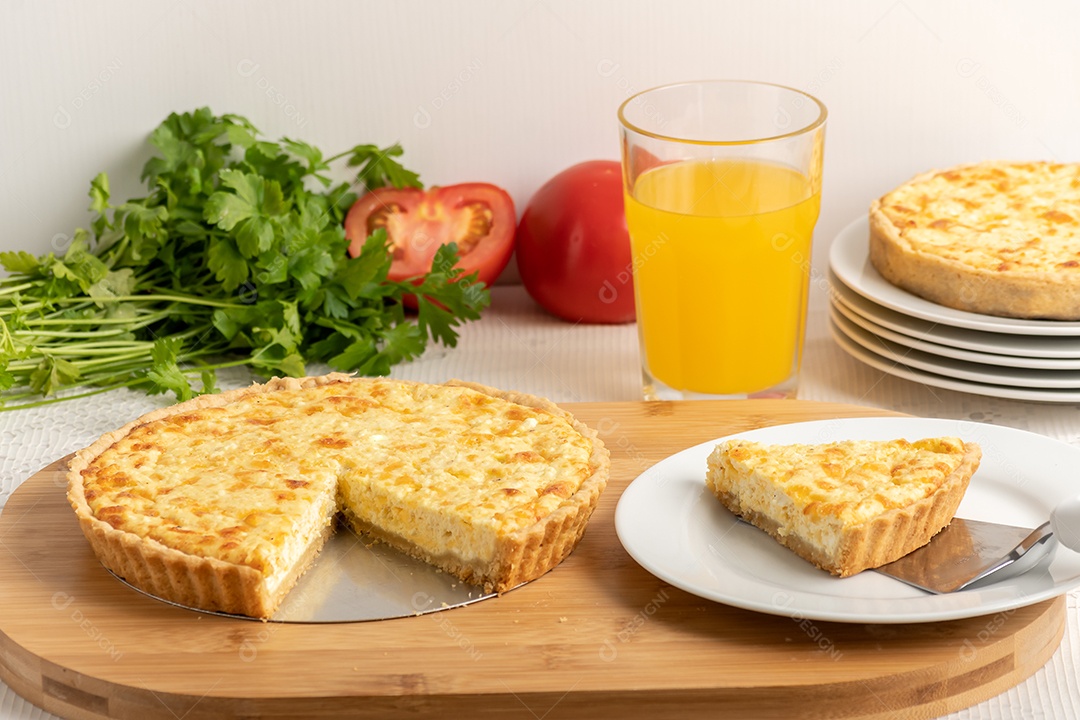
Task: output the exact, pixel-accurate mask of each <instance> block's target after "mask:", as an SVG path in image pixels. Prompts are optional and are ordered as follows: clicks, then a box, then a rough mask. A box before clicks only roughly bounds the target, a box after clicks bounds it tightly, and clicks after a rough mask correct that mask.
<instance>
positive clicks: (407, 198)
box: [345, 183, 517, 285]
mask: <svg viewBox="0 0 1080 720" xmlns="http://www.w3.org/2000/svg"><path fill="white" fill-rule="evenodd" d="M516 223H517V215H516V214H515V212H514V201H513V200H511V199H510V196H509V195H507V194H506V191H505V190H503V189H502V188H500V187H497V186H495V185H491V184H488V183H461V184H459V185H447V186H445V187H433V188H431V189H430V190H420V189H417V188H402V189H400V190H398V189H396V188H392V187H385V188H379V189H377V190H372V191H371V192H369V193H367V194H366V195H364V196H363V197H361V198H360V199H359V200H357V201H356V202H355V203H353V206H352V207H351V208H349V212H348V214H347V215H346V216H345V235H346V237H348V239H349V241H350V244H349V254H350V255H353V256H354V257H355V256H356V255H358V254H359V253H360V250H361V249H362V248H363V246H364V241H365V240H366V239H367V237H368V236H369V235H370V234H371V233H373V232H374V231H375V230H377V229H378V228H386V236H387V239H388V241H389V242H390V244H391V246H392V250H391V252H392V253H393V255H394V260H393V263H392V264H391V266H390V274H389V278H390V279H391V280H409V279H411V278H415V277H418V276H420V275H423V274H425V273H427V272H428V271H429V270H431V261H432V259H434V257H435V252H436V251H437V250H438V249H439V247H440V246H442V245H446V244H447V243H450V242H455V243H457V247H458V255H459V259H458V262H457V265H456V267H459V268H461V269H462V270H464V271H465V273H466V274H468V273H471V272H473V271H476V272H477V273H478V277H479V279H480V281H481V282H483V283H485V284H487V285H491V284H492V283H494V282H495V279H496V278H497V277H499V274H500V273H501V272H502V271H503V269H504V268H505V267H506V264H507V263H508V262H510V255H511V254H512V253H513V251H514V229H515V226H516Z"/></svg>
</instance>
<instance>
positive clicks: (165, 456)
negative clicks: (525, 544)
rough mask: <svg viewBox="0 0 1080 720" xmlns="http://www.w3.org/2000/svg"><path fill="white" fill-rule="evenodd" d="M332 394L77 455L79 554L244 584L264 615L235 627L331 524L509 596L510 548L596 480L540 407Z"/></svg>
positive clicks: (560, 426) (136, 429) (566, 421)
mask: <svg viewBox="0 0 1080 720" xmlns="http://www.w3.org/2000/svg"><path fill="white" fill-rule="evenodd" d="M330 378H331V379H330V380H327V381H325V382H322V383H321V384H317V385H315V386H311V383H308V384H307V385H306V386H303V387H300V386H297V387H290V388H287V389H275V390H274V391H270V392H252V393H247V394H244V395H243V396H242V397H240V398H238V399H235V400H233V401H231V402H224V403H221V404H216V405H212V406H209V407H194V408H192V409H190V410H186V411H185V410H183V407H184V406H177V407H178V408H180V410H179V411H177V412H173V413H168V414H166V415H165V416H164V417H160V418H158V419H151V420H149V421H146V422H142V423H140V422H139V421H136V423H134V424H133V427H130V428H129V429H128V430H127V432H124V433H122V435H121V436H120V437H118V438H116V439H115V440H114V441H113V442H111V443H107V444H104V443H103V445H104V447H103V448H101V449H100V451H99V452H97V453H87V455H88V456H89V455H91V454H92V455H93V456H92V457H86V458H85V461H84V464H85V467H81V468H78V469H77V471H76V469H75V468H74V467H73V474H72V476H71V480H72V492H71V493H70V494H71V496H72V501H73V504H74V505H75V506H76V510H77V511H78V510H79V509H80V503H79V499H80V498H79V497H78V496H79V495H80V494H81V496H82V498H83V499H84V500H85V504H86V508H87V511H88V515H89V518H88V519H87V521H86V522H84V531H85V532H86V533H87V536H88V538H91V542H92V544H93V542H94V540H93V538H94V536H95V534H96V533H97V534H100V533H101V532H107V531H108V529H109V528H111V529H112V530H114V531H116V532H117V533H123V534H130V536H132V537H135V538H142V539H145V540H146V541H150V542H153V543H157V544H160V545H161V546H163V547H164V548H167V549H170V550H175V551H179V552H180V553H183V554H184V555H189V556H196V557H198V558H206V559H207V560H208V561H212V562H217V561H220V562H223V563H226V564H228V565H230V566H239V567H243V568H249V569H250V570H251V571H254V572H255V573H257V575H258V576H259V578H260V584H261V589H260V591H259V592H261V593H262V594H263V595H264V596H265V597H264V599H266V600H267V603H268V605H267V607H262V608H257V610H258V612H255V613H251V612H248V613H247V614H269V613H267V612H266V610H267V609H268V607H269V605H273V604H274V600H275V599H277V600H280V596H281V595H283V594H284V592H286V591H287V590H288V589H289V587H290V586H291V585H292V583H294V582H295V579H296V577H297V576H298V575H299V574H300V573H301V572H302V570H303V566H306V564H307V562H308V560H309V559H310V558H311V557H313V556H314V554H315V553H317V551H318V548H319V547H320V546H321V544H322V542H323V541H324V540H325V538H326V537H328V535H329V531H330V529H331V527H332V524H333V522H334V518H335V516H336V514H337V513H338V512H339V511H342V512H343V513H344V515H345V518H346V519H347V520H348V522H349V523H350V524H351V525H352V526H353V527H354V528H356V529H358V530H363V531H370V532H372V534H374V535H375V536H376V537H378V538H380V539H383V540H385V541H387V542H389V543H391V544H393V545H395V546H397V547H399V548H400V549H402V550H405V551H407V552H409V553H411V554H413V555H415V556H417V557H420V558H421V559H424V560H427V561H429V562H432V563H433V564H436V565H438V566H440V567H443V568H444V569H446V570H448V571H450V572H453V573H455V574H457V575H459V576H460V577H462V578H463V579H465V580H466V581H469V582H476V583H479V584H483V585H485V587H486V588H487V589H489V590H490V589H495V590H498V591H503V590H506V589H509V587H512V585H510V586H509V587H508V586H507V583H516V582H520V581H521V578H520V577H518V575H516V574H515V573H514V572H513V567H507V564H508V559H507V557H505V556H507V554H508V553H510V550H512V549H513V547H512V546H513V543H512V542H510V541H509V539H513V538H515V537H516V536H519V535H521V534H522V533H524V532H526V531H528V530H529V529H530V528H534V527H535V526H537V525H538V523H542V522H543V521H544V520H545V519H546V518H549V517H552V516H554V515H556V514H557V513H558V512H559V511H560V510H561V509H562V510H563V514H564V515H565V514H567V511H568V510H569V509H571V507H572V505H573V502H572V498H574V496H575V495H576V494H577V493H578V492H579V491H581V490H582V489H583V486H585V485H589V486H590V487H594V486H595V485H596V484H597V476H598V475H601V476H602V478H601V479H600V482H599V488H600V489H602V487H603V480H606V467H607V466H606V463H607V455H606V452H602V444H600V443H599V440H597V439H596V438H595V434H592V436H590V434H588V433H583V432H581V431H580V429H579V428H575V423H574V421H573V419H572V418H570V417H569V416H567V415H566V414H565V413H561V411H559V412H552V411H551V410H550V408H548V407H546V406H544V404H543V403H540V404H538V405H537V406H535V407H530V406H528V405H524V404H519V403H516V402H511V401H508V400H506V399H504V398H502V397H499V396H497V394H490V393H489V392H484V391H482V390H483V389H473V388H469V387H463V386H442V385H438V386H436V385H424V384H419V383H406V382H398V381H392V380H363V381H360V380H356V381H345V380H343V379H342V378H340V377H335V376H330ZM294 384H296V385H299V383H294ZM207 397H210V396H207ZM197 401H198V399H197V400H196V401H193V402H197ZM553 407H554V406H551V408H553ZM578 425H580V424H578ZM580 427H581V428H583V427H584V426H580ZM598 494H599V489H596V490H595V493H594V494H593V496H592V498H591V501H592V502H593V503H595V499H596V497H595V496H596V495H598ZM588 511H591V506H590V507H589V508H588ZM571 514H573V513H572V512H571ZM585 514H586V517H587V512H586V513H585ZM90 519H93V520H97V521H100V522H102V523H105V524H107V525H108V528H104V529H102V528H100V527H97V526H94V525H93V523H91V522H90ZM580 524H581V528H580V531H583V529H584V527H583V525H584V523H583V521H582V522H581V523H580ZM95 528H96V529H95ZM580 531H579V532H578V536H579V537H580ZM508 548H510V549H509V550H508ZM511 554H512V553H511ZM560 559H561V558H560ZM107 564H108V563H107ZM510 564H512V563H510ZM110 569H112V568H110ZM129 579H130V578H129ZM167 599H171V598H167ZM213 609H218V608H213Z"/></svg>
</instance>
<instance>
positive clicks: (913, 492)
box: [707, 438, 982, 577]
mask: <svg viewBox="0 0 1080 720" xmlns="http://www.w3.org/2000/svg"><path fill="white" fill-rule="evenodd" d="M981 457H982V451H981V449H980V448H979V446H978V445H977V444H975V443H965V442H963V441H961V440H959V439H958V438H927V439H923V440H918V441H915V442H908V441H907V440H891V441H841V442H836V443H828V444H821V445H763V444H760V443H754V442H749V441H745V440H730V441H726V442H724V443H721V444H719V445H718V446H717V447H716V448H715V449H714V450H713V452H712V453H711V454H710V456H709V459H708V473H707V485H708V487H709V489H710V490H711V491H712V492H713V494H715V495H716V497H717V498H718V499H719V500H720V502H721V503H722V504H723V505H724V507H726V508H727V509H728V510H729V511H731V512H732V513H733V514H735V515H737V516H739V517H741V518H743V519H744V520H746V521H747V522H749V523H751V524H752V525H754V526H756V527H758V528H760V529H761V530H764V531H765V532H767V533H768V534H769V535H771V536H772V537H773V538H774V539H775V540H776V541H777V542H779V543H780V544H781V545H783V546H784V547H786V548H788V549H789V550H791V551H793V552H794V553H795V554H796V555H798V556H799V557H801V558H803V559H804V560H807V561H808V562H810V563H812V564H814V565H815V566H817V567H818V568H821V569H822V570H826V571H828V572H830V573H832V574H833V575H836V576H839V577H848V576H851V575H854V574H856V573H859V572H862V571H863V570H867V569H870V568H876V567H880V566H882V565H884V564H886V563H890V562H892V561H894V560H897V559H898V558H901V557H903V556H904V555H907V554H908V553H910V552H912V551H914V550H916V549H918V548H920V547H922V546H923V545H925V544H926V543H928V542H930V540H931V539H932V538H933V537H934V535H936V534H937V533H938V532H940V531H941V530H942V529H944V528H945V527H946V526H947V525H948V524H949V523H950V522H951V521H952V519H953V517H954V516H955V514H956V510H957V507H958V506H959V505H960V501H961V500H962V499H963V497H964V494H965V492H966V491H967V487H968V484H969V482H970V480H971V477H972V475H973V474H974V473H975V471H976V470H977V469H978V467H979V462H980V460H981ZM848 473H851V475H850V476H849V477H848V481H847V482H846V481H845V476H848ZM855 476H857V477H855ZM868 486H872V487H870V489H869V490H867V487H868ZM905 486H906V487H905ZM868 498H869V500H867V499H868Z"/></svg>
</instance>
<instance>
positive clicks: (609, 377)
mask: <svg viewBox="0 0 1080 720" xmlns="http://www.w3.org/2000/svg"><path fill="white" fill-rule="evenodd" d="M826 309H827V302H826V298H825V290H824V287H823V286H822V284H821V283H820V282H819V283H815V285H814V287H813V290H812V294H811V303H810V319H809V324H808V330H807V345H806V352H805V355H804V364H803V374H802V378H801V383H800V389H799V398H800V399H805V400H826V401H835V402H846V403H853V404H859V405H867V406H872V407H880V408H886V409H890V410H896V411H900V412H905V413H910V414H912V415H918V416H923V417H948V418H964V419H970V420H977V421H980V422H988V423H995V424H1000V425H1007V426H1011V427H1016V428H1022V429H1025V430H1031V431H1033V432H1038V433H1042V434H1044V435H1048V436H1051V437H1054V438H1058V439H1060V440H1063V441H1065V442H1069V443H1073V444H1080V412H1077V410H1078V407H1077V406H1076V405H1048V404H1039V403H1026V402H1019V401H1012V400H1003V399H999V398H991V397H982V396H977V395H968V394H964V393H957V392H951V391H947V390H939V389H936V388H929V387H925V386H922V385H919V384H916V383H912V382H908V381H905V380H900V379H897V378H894V377H892V376H889V375H886V374H884V373H882V372H880V371H877V370H873V369H871V368H869V367H867V366H865V365H862V364H861V363H859V362H857V361H855V360H853V359H851V358H850V357H848V356H847V355H846V354H845V353H844V352H843V351H842V350H840V349H839V347H838V346H837V345H836V344H835V343H834V342H833V341H832V339H831V338H830V336H829V332H828V329H827V321H826ZM393 375H394V377H399V378H404V379H411V380H421V381H425V382H441V381H444V380H448V379H451V378H462V379H467V380H472V381H476V382H482V383H485V384H489V385H493V386H496V387H501V388H504V389H516V390H522V391H525V392H530V393H535V394H538V395H543V396H545V397H548V398H550V399H552V400H554V401H556V402H579V401H630V400H639V399H640V397H641V384H640V383H641V380H640V372H639V370H638V349H637V331H636V329H635V327H634V326H633V325H619V326H604V325H572V324H569V323H564V322H561V321H559V320H555V319H553V318H551V317H550V316H548V315H546V314H545V313H544V312H543V311H541V310H540V309H539V308H538V307H537V306H536V305H534V304H533V303H532V301H531V300H530V299H529V298H528V296H527V295H526V294H525V293H524V291H523V290H522V289H521V288H520V287H498V288H495V290H494V292H493V303H492V307H491V308H489V309H488V310H487V311H486V312H485V314H484V317H483V319H482V320H480V321H479V322H475V323H471V324H469V325H466V326H465V327H464V328H463V330H462V335H461V340H460V342H459V345H458V347H457V348H455V349H453V350H447V349H444V348H435V349H432V350H430V351H429V352H428V353H426V354H425V355H424V356H423V357H422V358H420V359H419V360H417V361H415V362H413V363H411V364H409V365H405V366H400V367H398V368H396V369H395V371H394V373H393ZM250 379H251V378H250V377H249V376H247V375H246V374H245V373H242V372H239V373H233V374H231V375H229V376H228V377H224V376H223V377H222V382H221V384H222V385H223V386H225V387H239V386H241V385H245V384H248V383H249V382H250ZM170 402H171V398H167V397H156V398H149V397H146V396H144V395H140V394H138V393H133V392H128V391H124V390H118V391H114V392H110V393H105V394H102V395H97V396H94V397H91V398H86V399H81V400H76V401H71V402H64V403H60V404H57V405H51V406H46V407H42V408H35V409H28V410H19V411H17V412H7V413H0V448H2V452H3V454H2V457H0V502H2V501H4V500H6V499H7V497H8V495H10V493H11V492H12V490H14V489H15V488H16V487H17V486H18V485H19V483H20V482H22V481H23V480H25V479H26V478H27V477H29V476H30V475H32V474H33V473H34V472H36V471H37V470H39V469H41V468H42V467H44V466H45V465H48V464H49V463H51V462H52V461H54V460H56V459H58V458H60V457H63V456H64V455H66V454H67V453H69V452H72V451H74V450H77V449H79V448H81V447H84V446H86V445H88V444H89V443H90V442H92V441H93V440H94V439H96V438H97V437H98V436H99V435H101V434H102V433H105V432H107V431H109V430H113V429H115V428H116V427H118V426H119V425H121V424H123V423H124V422H127V421H128V420H131V419H134V418H135V417H137V416H138V415H140V414H142V413H143V412H145V411H147V410H150V409H152V408H154V407H160V406H163V405H166V404H169V403H170ZM1077 484H1078V485H1080V478H1078V480H1077ZM1078 600H1080V594H1077V593H1073V594H1072V595H1070V597H1069V610H1068V612H1069V622H1068V627H1067V629H1066V633H1065V638H1064V640H1063V642H1062V644H1061V647H1060V648H1059V649H1058V651H1057V653H1056V654H1055V655H1054V657H1053V659H1052V660H1051V661H1050V662H1049V663H1048V664H1047V665H1046V666H1045V667H1044V668H1042V669H1041V670H1039V671H1038V672H1037V673H1035V675H1033V676H1032V677H1031V678H1030V679H1028V680H1027V681H1025V682H1023V683H1021V684H1020V685H1018V686H1017V687H1015V688H1013V689H1011V690H1009V691H1008V692H1006V693H1003V694H1001V695H999V696H997V697H994V698H992V699H990V700H987V701H986V702H983V703H981V704H979V705H977V706H975V707H972V708H968V709H966V710H962V711H959V712H957V713H954V714H952V715H950V716H948V717H949V718H953V719H955V720H975V719H978V720H1003V719H1009V720H1012V719H1015V718H1024V719H1028V718H1076V717H1080V680H1078V674H1080V673H1078V670H1080V601H1078ZM52 717H54V716H53V715H50V714H49V713H46V712H44V711H42V710H40V709H38V708H36V707H34V706H33V705H31V704H30V703H28V702H26V701H25V700H23V699H22V698H21V697H19V696H18V695H16V694H15V693H14V692H12V691H11V690H10V688H8V687H6V686H3V685H2V684H0V720H10V719H15V718H18V719H20V720H28V719H30V718H33V719H35V720H36V719H37V718H52Z"/></svg>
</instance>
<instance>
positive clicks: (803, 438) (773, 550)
mask: <svg viewBox="0 0 1080 720" xmlns="http://www.w3.org/2000/svg"><path fill="white" fill-rule="evenodd" d="M940 435H951V436H958V437H961V438H964V439H965V440H969V441H975V442H978V443H979V444H980V445H981V446H982V448H983V460H982V465H981V466H980V468H979V470H978V472H976V474H975V476H974V477H973V478H972V481H971V485H970V487H969V488H968V491H967V494H966V495H965V496H964V500H963V501H962V502H961V504H960V509H959V511H958V513H957V515H958V516H959V517H964V518H973V519H976V520H987V521H990V522H999V523H1006V524H1010V525H1017V526H1021V527H1036V526H1037V525H1039V524H1041V523H1042V522H1043V521H1044V520H1045V519H1046V518H1048V517H1049V515H1050V510H1051V508H1053V506H1054V505H1055V504H1056V503H1057V502H1059V501H1061V500H1063V499H1065V498H1066V497H1069V496H1071V495H1073V494H1075V493H1076V492H1077V485H1076V483H1075V482H1074V481H1073V474H1074V468H1076V467H1077V466H1078V465H1080V448H1074V447H1072V446H1070V445H1066V444H1065V443H1062V442H1059V441H1057V440H1052V439H1050V438H1047V437H1044V436H1042V435H1036V434H1034V433H1029V432H1024V431H1021V430H1014V429H1011V428H1006V427H1000V426H996V425H985V424H982V423H974V422H970V421H961V420H928V419H920V418H851V419H835V420H818V421H814V422H804V423H795V424H791V425H778V426H775V427H769V428H762V429H760V430H753V431H750V432H744V433H739V434H737V435H732V436H730V437H740V438H747V439H752V440H758V441H761V442H770V443H794V442H803V443H820V442H829V441H834V440H841V439H866V440H889V439H894V438H899V437H907V438H916V437H930V436H940ZM721 439H723V438H721ZM716 442H717V441H711V442H707V443H702V444H701V445H696V446H694V447H691V448H688V449H687V450H684V451H682V452H680V453H676V454H675V455H672V456H671V457H668V458H667V459H665V460H662V461H660V462H659V463H657V464H656V465H654V466H653V467H651V468H649V469H648V470H646V471H645V472H644V473H642V474H641V475H640V476H639V477H638V478H637V479H635V480H634V481H633V482H632V483H630V486H629V487H628V488H627V489H626V491H625V492H623V494H622V497H621V498H620V499H619V504H618V507H617V508H616V511H615V529H616V531H617V532H618V535H619V540H620V541H621V542H622V544H623V547H625V548H626V551H627V552H628V553H630V555H631V556H632V557H633V558H634V559H635V560H636V561H637V562H638V563H639V564H641V566H642V567H644V568H645V569H646V570H648V571H649V572H651V573H653V574H654V575H656V576H657V577H659V578H660V579H662V580H664V581H665V582H668V583H671V584H672V585H674V586H676V587H678V588H681V589H683V590H685V591H687V592H690V593H693V594H694V595H698V596H700V597H703V598H707V599H709V600H714V601H716V602H721V603H725V604H728V605H734V606H736V607H741V608H746V609H748V610H756V611H758V612H763V613H768V614H771V615H782V616H787V617H793V618H798V619H811V620H823V621H837V622H858V623H907V622H931V621H940V620H955V619H958V618H966V617H974V616H978V615H987V614H991V613H997V612H1006V611H1008V610H1011V609H1013V608H1018V607H1023V606H1025V605H1030V604H1032V603H1036V602H1040V601H1042V600H1046V599H1048V598H1052V597H1055V596H1057V595H1061V594H1064V593H1066V592H1068V591H1069V590H1070V589H1072V588H1074V587H1077V586H1078V585H1080V554H1078V553H1074V552H1072V551H1071V550H1068V549H1066V548H1064V547H1057V548H1056V549H1055V551H1054V552H1053V554H1052V555H1050V556H1048V557H1046V558H1044V559H1043V560H1041V561H1040V562H1039V564H1037V565H1035V566H1034V567H1032V568H1031V569H1030V570H1028V571H1027V572H1025V573H1023V574H1019V575H1015V576H1013V577H1011V578H1003V579H1001V580H1000V581H997V582H991V583H988V584H987V585H985V586H983V587H980V588H978V589H972V590H965V591H963V592H958V593H953V594H950V595H931V594H929V593H924V592H922V591H920V590H916V589H914V588H912V587H909V586H907V585H905V584H904V583H901V582H899V581H898V580H893V579H892V578H889V577H885V576H884V575H879V574H878V573H875V572H863V573H860V574H858V575H855V576H853V577H849V578H844V579H840V578H836V577H833V576H832V575H829V574H828V573H826V572H824V571H822V570H818V569H817V568H815V567H814V566H813V565H811V564H809V563H807V562H806V561H804V560H802V559H801V558H799V557H797V556H796V555H795V554H794V553H792V552H790V551H789V550H787V549H786V548H784V547H782V546H781V545H780V544H779V543H777V542H776V541H774V540H773V539H772V538H771V537H769V536H768V535H766V534H765V533H764V532H762V531H761V530H758V529H757V528H755V527H753V526H751V525H748V524H746V523H743V522H740V521H739V520H738V519H737V518H736V517H735V516H734V515H732V514H731V513H729V512H728V511H727V510H726V509H725V508H724V507H723V506H722V505H721V504H720V502H719V501H718V500H717V499H716V498H715V497H713V495H712V493H710V492H709V490H708V489H707V488H706V487H705V472H706V458H707V457H708V455H709V453H710V452H711V451H712V449H713V447H714V446H715V444H716Z"/></svg>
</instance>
